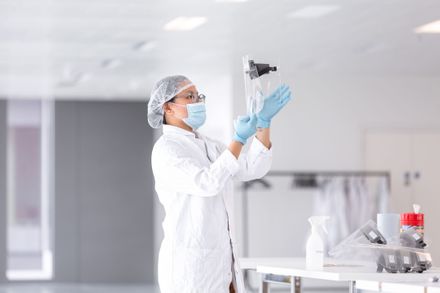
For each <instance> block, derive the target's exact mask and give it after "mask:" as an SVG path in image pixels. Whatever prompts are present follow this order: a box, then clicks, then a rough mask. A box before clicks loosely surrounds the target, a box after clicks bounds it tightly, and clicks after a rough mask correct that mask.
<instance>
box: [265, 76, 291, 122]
mask: <svg viewBox="0 0 440 293" xmlns="http://www.w3.org/2000/svg"><path fill="white" fill-rule="evenodd" d="M291 99H292V93H291V91H290V88H289V86H287V85H285V84H283V85H280V86H279V87H278V88H277V89H276V90H275V91H274V92H273V93H271V94H270V95H269V96H267V97H266V98H265V99H264V105H263V108H262V109H261V111H260V112H258V114H257V116H258V122H257V127H258V128H269V127H270V121H271V120H272V118H273V117H274V116H275V115H276V114H277V113H278V112H279V111H280V110H281V109H282V108H283V107H284V106H285V105H286V104H287V103H288V102H289V101H290V100H291Z"/></svg>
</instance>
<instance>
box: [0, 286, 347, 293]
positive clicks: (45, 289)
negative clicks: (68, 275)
mask: <svg viewBox="0 0 440 293" xmlns="http://www.w3.org/2000/svg"><path fill="white" fill-rule="evenodd" d="M251 292H252V291H249V292H248V293H251ZM271 292H274V293H284V292H286V293H288V292H290V291H289V289H288V288H286V289H285V290H284V289H281V288H276V289H273V290H272V291H271ZM304 292H310V293H312V292H325V293H343V292H347V291H346V290H344V291H336V290H332V289H330V290H325V291H324V290H318V291H310V290H304ZM0 293H160V291H159V289H158V288H157V287H156V286H136V285H90V284H87V285H86V284H81V285H76V284H75V285H74V284H57V285H53V284H50V285H47V284H46V285H44V284H18V285H1V284H0Z"/></svg>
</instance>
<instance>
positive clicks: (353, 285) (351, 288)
mask: <svg viewBox="0 0 440 293" xmlns="http://www.w3.org/2000/svg"><path fill="white" fill-rule="evenodd" d="M348 292H350V293H356V292H357V290H356V281H350V283H349V288H348Z"/></svg>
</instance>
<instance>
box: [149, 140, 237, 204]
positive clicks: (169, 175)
mask: <svg viewBox="0 0 440 293" xmlns="http://www.w3.org/2000/svg"><path fill="white" fill-rule="evenodd" d="M156 155H157V159H160V161H161V162H160V163H159V164H158V166H159V168H156V170H153V171H154V172H155V178H156V185H159V187H160V188H162V189H165V190H168V191H172V192H180V193H186V194H191V195H195V196H215V195H217V194H218V193H220V191H221V190H222V189H223V188H224V186H225V184H226V182H227V181H228V179H230V178H232V177H233V176H234V175H235V174H236V173H237V172H238V170H239V168H240V166H239V163H238V160H237V159H236V158H235V157H234V155H233V154H232V153H231V152H230V151H229V150H227V149H226V150H224V151H223V152H222V153H221V155H220V156H219V157H218V158H217V159H216V160H215V161H214V162H213V163H211V165H209V167H206V166H203V165H202V164H201V163H200V162H199V161H198V159H197V158H194V157H193V156H192V155H191V153H190V152H188V151H185V150H181V149H180V150H179V147H178V146H176V147H172V146H170V145H168V147H167V148H165V149H162V150H161V151H159V154H156Z"/></svg>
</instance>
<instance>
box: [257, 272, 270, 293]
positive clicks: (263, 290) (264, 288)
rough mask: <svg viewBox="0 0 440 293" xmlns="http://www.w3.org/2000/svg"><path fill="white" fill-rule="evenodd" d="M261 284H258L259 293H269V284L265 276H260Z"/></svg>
mask: <svg viewBox="0 0 440 293" xmlns="http://www.w3.org/2000/svg"><path fill="white" fill-rule="evenodd" d="M260 276H261V282H260V290H259V291H260V293H270V288H269V283H268V282H266V276H265V275H264V274H260Z"/></svg>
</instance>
